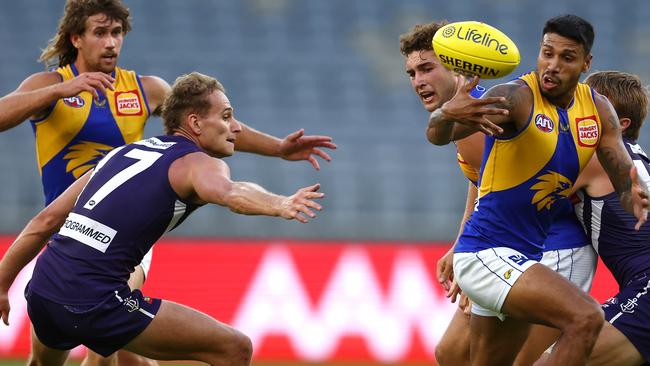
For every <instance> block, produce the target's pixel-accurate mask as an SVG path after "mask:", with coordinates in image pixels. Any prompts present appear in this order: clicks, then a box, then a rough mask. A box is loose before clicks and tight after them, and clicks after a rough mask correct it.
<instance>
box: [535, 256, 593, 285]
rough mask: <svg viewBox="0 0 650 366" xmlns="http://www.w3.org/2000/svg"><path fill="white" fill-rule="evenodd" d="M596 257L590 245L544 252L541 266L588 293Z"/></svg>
mask: <svg viewBox="0 0 650 366" xmlns="http://www.w3.org/2000/svg"><path fill="white" fill-rule="evenodd" d="M597 262H598V256H597V255H596V252H595V251H594V249H593V248H592V246H591V245H585V246H583V247H581V248H572V249H558V250H549V251H547V252H544V255H543V256H542V260H541V261H540V263H541V264H543V265H545V266H546V267H548V268H550V269H552V270H554V271H555V272H557V273H558V274H560V275H562V277H564V278H566V279H568V280H569V281H571V282H573V283H574V284H575V285H576V286H578V287H580V288H581V289H582V291H584V292H587V293H588V292H589V290H591V283H592V282H593V280H594V274H595V273H596V263H597Z"/></svg>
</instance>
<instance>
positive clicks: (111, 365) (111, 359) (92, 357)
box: [81, 349, 117, 366]
mask: <svg viewBox="0 0 650 366" xmlns="http://www.w3.org/2000/svg"><path fill="white" fill-rule="evenodd" d="M116 365H117V354H116V353H113V354H112V355H110V356H108V357H104V356H102V355H100V354H99V353H96V352H93V351H92V350H90V349H89V350H88V351H87V352H86V357H84V359H83V361H81V366H116Z"/></svg>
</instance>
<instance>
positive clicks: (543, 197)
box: [530, 171, 573, 211]
mask: <svg viewBox="0 0 650 366" xmlns="http://www.w3.org/2000/svg"><path fill="white" fill-rule="evenodd" d="M572 186H573V183H572V182H571V181H570V180H569V178H567V177H565V176H563V175H562V174H560V173H556V172H552V171H547V173H546V174H544V175H540V176H539V177H537V183H535V184H534V185H533V186H532V187H530V189H531V190H534V191H537V193H535V195H534V196H533V199H532V201H531V202H530V203H532V204H536V205H537V211H541V210H542V209H543V208H546V209H547V210H550V209H551V205H553V203H554V202H555V201H557V200H558V199H562V198H566V197H568V196H569V192H570V191H571V187H572Z"/></svg>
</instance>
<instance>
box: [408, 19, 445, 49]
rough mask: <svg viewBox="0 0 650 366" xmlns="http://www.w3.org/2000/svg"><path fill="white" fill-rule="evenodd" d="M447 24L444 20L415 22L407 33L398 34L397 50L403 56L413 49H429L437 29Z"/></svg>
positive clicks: (431, 47) (431, 46)
mask: <svg viewBox="0 0 650 366" xmlns="http://www.w3.org/2000/svg"><path fill="white" fill-rule="evenodd" d="M445 25H447V21H446V20H441V21H433V22H431V23H427V24H416V25H415V26H413V28H411V30H410V31H408V32H407V33H404V34H402V35H401V36H399V50H400V52H401V53H402V55H404V56H408V55H409V54H410V53H411V52H413V51H431V50H433V45H432V44H431V41H432V40H433V36H434V35H435V34H436V32H437V31H438V29H440V28H442V27H444V26H445Z"/></svg>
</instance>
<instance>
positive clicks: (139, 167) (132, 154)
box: [84, 149, 162, 210]
mask: <svg viewBox="0 0 650 366" xmlns="http://www.w3.org/2000/svg"><path fill="white" fill-rule="evenodd" d="M116 150H121V149H115V150H113V151H111V153H109V155H110V156H106V157H105V158H104V159H103V160H102V162H100V164H98V165H97V168H96V169H95V171H94V172H93V175H94V174H95V173H96V172H97V171H98V170H99V169H101V168H102V167H103V166H104V164H101V163H105V162H106V161H108V160H109V159H110V158H111V157H112V155H115V154H116V153H117V151H116ZM124 156H126V157H127V158H132V159H135V160H137V161H136V162H135V164H133V165H129V166H128V167H127V168H125V169H124V170H122V171H121V172H119V173H117V174H115V175H114V176H113V177H112V178H111V179H109V180H108V182H106V183H104V185H103V186H101V187H100V188H99V189H98V190H97V192H95V194H93V195H92V196H91V197H90V199H88V201H87V202H86V204H85V205H84V208H85V209H88V210H92V209H93V208H94V207H95V206H97V204H99V203H100V202H101V201H102V200H103V199H104V198H106V196H108V195H109V194H110V193H111V192H113V191H114V190H115V189H117V187H119V186H121V185H122V184H124V183H125V182H126V181H128V180H129V179H131V178H133V177H135V176H136V175H138V174H140V173H142V172H143V171H144V170H146V169H147V168H149V167H150V166H152V165H153V163H155V162H156V160H158V158H160V157H161V156H162V154H161V153H158V152H154V151H145V150H140V149H133V150H131V151H129V152H128V153H126V154H124ZM91 179H92V177H91Z"/></svg>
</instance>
